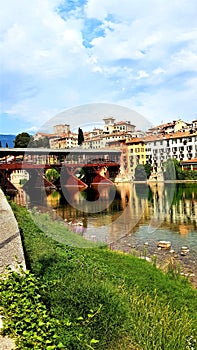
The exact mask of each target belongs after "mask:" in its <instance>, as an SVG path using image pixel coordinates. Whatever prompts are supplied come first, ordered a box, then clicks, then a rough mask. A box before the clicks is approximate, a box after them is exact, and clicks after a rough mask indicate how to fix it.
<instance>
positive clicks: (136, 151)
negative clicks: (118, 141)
mask: <svg viewBox="0 0 197 350" xmlns="http://www.w3.org/2000/svg"><path fill="white" fill-rule="evenodd" d="M126 145H127V154H128V173H129V174H131V175H134V173H135V168H136V166H137V165H138V164H146V147H145V143H144V140H143V139H140V138H133V139H130V140H127V141H126Z"/></svg>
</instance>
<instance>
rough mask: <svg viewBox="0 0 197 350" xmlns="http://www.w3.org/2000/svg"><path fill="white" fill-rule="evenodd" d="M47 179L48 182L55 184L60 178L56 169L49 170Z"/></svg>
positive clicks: (46, 175) (46, 174)
mask: <svg viewBox="0 0 197 350" xmlns="http://www.w3.org/2000/svg"><path fill="white" fill-rule="evenodd" d="M45 177H46V179H47V180H48V181H50V182H54V181H55V180H57V179H58V178H59V177H60V174H59V173H58V171H57V170H56V169H48V170H47V171H46V173H45Z"/></svg>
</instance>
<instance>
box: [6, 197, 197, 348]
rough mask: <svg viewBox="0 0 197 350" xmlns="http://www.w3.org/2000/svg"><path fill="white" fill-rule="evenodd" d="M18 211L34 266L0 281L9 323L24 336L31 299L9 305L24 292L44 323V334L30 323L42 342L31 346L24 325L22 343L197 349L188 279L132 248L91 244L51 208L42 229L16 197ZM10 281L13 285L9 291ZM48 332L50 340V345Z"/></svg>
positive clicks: (194, 300) (195, 304)
mask: <svg viewBox="0 0 197 350" xmlns="http://www.w3.org/2000/svg"><path fill="white" fill-rule="evenodd" d="M13 210H14V213H15V215H16V218H17V221H18V223H19V227H20V230H21V235H22V240H23V244H24V249H25V256H26V261H27V266H28V269H29V270H30V271H31V273H28V275H25V276H24V277H19V276H18V277H17V275H16V274H15V275H14V276H13V275H11V276H10V277H9V282H6V281H4V282H3V283H1V289H2V290H3V295H4V297H3V302H2V304H3V305H2V306H3V307H4V310H5V309H6V311H5V313H7V314H6V315H7V321H6V322H7V328H6V330H7V332H12V334H15V335H16V336H18V335H17V334H18V333H17V327H18V328H19V326H20V327H21V328H22V327H25V325H27V323H28V322H27V321H28V320H29V319H30V320H31V316H30V315H29V316H28V319H27V320H25V315H24V312H23V311H22V310H20V309H22V308H23V307H24V304H25V301H24V302H23V303H22V304H20V305H19V306H18V307H17V308H16V310H15V309H13V308H12V307H11V305H12V303H13V302H15V303H16V300H17V296H18V300H21V299H23V296H24V293H25V296H24V299H23V300H26V303H28V305H29V306H28V307H29V308H30V309H31V310H32V313H33V315H34V318H35V321H34V323H35V324H36V322H40V328H41V330H40V332H41V335H40V334H39V331H38V334H37V333H36V327H35V328H34V329H33V330H32V329H31V327H30V328H29V329H30V330H31V331H32V332H33V334H34V333H36V335H35V334H34V335H35V337H40V338H39V339H40V343H39V345H38V342H39V340H37V341H36V340H34V342H33V344H34V345H32V344H31V346H29V347H28V345H27V343H28V340H27V338H28V335H26V333H25V334H23V332H24V330H23V332H21V333H20V332H19V338H20V339H22V342H23V343H24V344H25V346H24V345H23V347H21V349H29V348H32V349H40V350H41V349H45V350H46V349H47V350H50V349H58V348H61V349H69V350H70V349H73V350H85V349H99V350H103V349H106V350H118V349H121V350H124V349H138V350H139V349H143V350H151V349H154V350H157V349H158V350H159V349H164V350H168V349H169V350H172V349H177V350H186V349H195V346H196V345H195V340H196V338H197V335H196V324H197V315H196V310H197V291H196V290H194V289H193V288H192V287H191V286H190V285H189V284H188V283H187V281H186V280H184V279H182V278H181V277H180V276H171V275H165V274H164V273H163V272H161V271H160V270H158V269H157V268H156V267H155V266H153V265H152V264H150V263H148V262H146V261H143V260H141V259H138V258H136V257H134V256H132V255H125V254H121V253H117V252H112V251H110V250H108V249H107V248H106V247H105V246H96V245H93V244H91V246H90V245H88V246H86V243H84V242H83V238H82V237H80V236H77V235H76V234H73V233H70V232H69V231H68V230H67V229H66V227H63V226H62V225H61V224H60V223H54V222H50V220H49V217H46V216H44V215H45V214H44V215H42V214H39V216H38V217H37V218H36V217H34V219H36V220H38V221H37V223H38V222H39V228H38V226H37V225H35V220H32V217H31V216H30V214H29V212H28V211H27V210H26V209H24V208H20V207H18V206H16V205H15V204H13ZM34 215H38V214H36V213H34ZM49 228H50V229H49ZM43 230H44V232H43ZM32 273H33V275H32ZM16 279H17V281H18V282H17V283H16ZM20 279H22V281H23V283H22V282H21V280H20ZM28 279H30V280H31V283H30V282H28ZM19 280H20V282H19ZM25 281H26V282H25ZM6 283H8V284H9V285H10V286H12V287H10V289H9V290H10V294H9V293H6V290H7V288H6V287H5V284H6ZM29 284H31V288H30V290H29V289H28V288H29ZM16 285H17V287H16ZM22 285H23V288H22ZM15 289H16V291H15ZM36 295H39V299H38V304H39V305H40V307H38V312H37V306H36V305H37V304H36V298H35V296H36ZM10 308H11V309H10ZM40 309H41V311H39V310H40ZM33 310H34V311H33ZM16 314H17V315H16ZM43 314H44V315H45V317H46V322H45V321H44V318H43ZM36 317H37V319H36ZM13 318H14V322H13ZM36 320H37V321H36ZM9 323H10V324H11V326H9ZM17 324H18V326H17ZM47 327H48V328H47ZM47 329H48V334H47ZM27 332H28V331H27ZM43 334H46V337H47V341H50V342H51V343H50V344H48V345H47V347H46V338H44V339H43V342H42V337H44V335H43ZM31 339H32V338H31ZM29 341H30V340H29ZM31 341H32V340H31ZM52 341H53V342H52ZM25 342H26V343H25ZM21 346H22V345H21Z"/></svg>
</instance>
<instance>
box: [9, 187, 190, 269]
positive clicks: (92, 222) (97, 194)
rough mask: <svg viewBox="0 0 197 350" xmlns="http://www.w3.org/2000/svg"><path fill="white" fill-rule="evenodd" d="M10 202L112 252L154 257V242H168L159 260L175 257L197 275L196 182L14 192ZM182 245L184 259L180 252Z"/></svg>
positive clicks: (155, 247)
mask: <svg viewBox="0 0 197 350" xmlns="http://www.w3.org/2000/svg"><path fill="white" fill-rule="evenodd" d="M15 201H16V202H18V203H20V204H25V203H26V204H27V205H28V206H29V207H34V206H36V207H38V208H39V209H40V210H45V211H46V210H48V211H52V212H53V217H54V218H55V219H62V220H64V222H65V223H66V224H67V225H68V227H69V228H70V229H71V230H72V231H73V232H75V233H76V234H80V235H82V236H83V237H85V238H86V239H90V240H93V241H103V242H106V243H108V244H109V245H110V247H111V248H112V249H120V250H123V251H125V252H130V251H132V250H136V251H140V252H143V254H147V255H148V254H151V255H153V254H157V255H159V254H161V252H160V251H159V250H158V247H157V243H158V241H161V240H162V241H163V240H164V241H170V242H171V250H170V251H165V252H164V251H163V250H162V256H164V255H167V256H174V257H175V258H177V259H178V260H180V261H182V263H183V264H185V266H189V268H190V270H191V271H192V273H193V274H195V273H196V274H197V184H196V183H169V184H164V183H150V184H145V183H135V184H134V183H121V184H117V185H116V186H115V187H114V188H111V187H108V186H104V185H101V186H100V188H98V189H91V190H89V191H87V190H86V191H82V192H80V191H76V190H73V189H66V188H64V189H63V191H62V192H58V191H54V190H53V191H50V192H49V193H46V192H45V191H40V190H38V191H35V190H34V191H30V193H29V194H27V193H25V192H23V193H22V194H21V192H19V194H18V195H17V196H16V197H15ZM22 202H23V203H22ZM183 246H185V247H187V248H188V249H189V252H188V254H185V255H183V254H182V253H181V248H182V247H183ZM145 250H146V252H145ZM144 252H145V253H144Z"/></svg>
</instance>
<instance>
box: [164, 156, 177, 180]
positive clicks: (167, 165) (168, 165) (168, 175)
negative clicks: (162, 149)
mask: <svg viewBox="0 0 197 350" xmlns="http://www.w3.org/2000/svg"><path fill="white" fill-rule="evenodd" d="M177 162H178V161H177V160H176V159H167V161H166V162H164V164H163V166H164V179H165V180H176V179H177V171H176V166H175V165H176V164H177Z"/></svg>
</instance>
